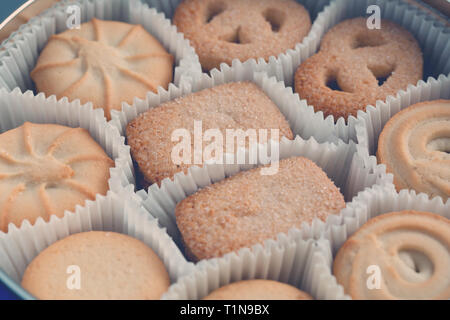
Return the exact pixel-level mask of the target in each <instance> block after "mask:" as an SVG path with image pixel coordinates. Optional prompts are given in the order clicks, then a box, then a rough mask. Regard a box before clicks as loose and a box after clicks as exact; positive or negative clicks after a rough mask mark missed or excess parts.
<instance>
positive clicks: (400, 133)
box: [377, 100, 450, 201]
mask: <svg viewBox="0 0 450 320" xmlns="http://www.w3.org/2000/svg"><path fill="white" fill-rule="evenodd" d="M377 158H378V162H379V163H383V164H385V165H386V170H387V172H389V173H392V174H393V175H394V184H395V186H396V188H397V190H401V189H414V190H416V191H417V192H423V193H427V194H428V195H429V196H430V197H434V196H440V197H442V198H443V199H444V201H446V200H447V199H448V198H449V197H450V100H435V101H427V102H422V103H418V104H415V105H412V106H410V107H408V108H406V109H404V110H402V111H400V112H399V113H397V114H396V115H395V116H394V117H392V118H391V119H390V120H389V121H388V122H387V123H386V125H385V126H384V128H383V131H382V132H381V135H380V138H379V140H378V151H377Z"/></svg>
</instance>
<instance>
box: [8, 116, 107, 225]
mask: <svg viewBox="0 0 450 320" xmlns="http://www.w3.org/2000/svg"><path fill="white" fill-rule="evenodd" d="M113 166H114V161H113V160H111V159H110V158H109V157H108V155H107V154H106V153H105V151H104V150H103V149H102V148H101V147H100V145H98V144H97V142H95V140H94V139H92V137H91V136H90V135H89V132H88V131H87V130H85V129H82V128H69V127H65V126H60V125H55V124H33V123H29V122H25V124H24V125H22V126H20V127H18V128H15V129H12V130H9V131H6V132H4V133H2V134H0V230H1V231H4V232H7V230H8V224H10V223H13V224H15V225H16V226H20V225H21V224H22V222H23V221H24V220H28V221H29V222H30V223H31V224H34V223H35V221H36V220H37V219H38V218H39V217H41V218H43V219H44V220H45V221H48V220H50V217H51V215H56V216H58V217H62V216H63V215H64V211H65V210H69V211H73V210H74V209H75V206H76V205H83V204H84V203H85V201H86V200H88V199H89V200H94V199H95V196H96V194H103V195H104V194H106V192H107V190H108V188H109V187H108V179H109V169H110V168H111V167H113Z"/></svg>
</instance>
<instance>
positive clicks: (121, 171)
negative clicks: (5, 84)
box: [0, 89, 134, 226]
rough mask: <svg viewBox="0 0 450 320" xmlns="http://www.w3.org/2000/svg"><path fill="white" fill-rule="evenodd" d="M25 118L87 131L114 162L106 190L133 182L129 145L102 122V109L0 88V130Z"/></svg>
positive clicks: (10, 126)
mask: <svg viewBox="0 0 450 320" xmlns="http://www.w3.org/2000/svg"><path fill="white" fill-rule="evenodd" d="M26 121H28V122H32V123H53V124H59V125H63V126H68V127H72V128H77V127H81V128H84V129H86V130H88V131H89V134H90V135H91V137H92V138H93V139H94V140H95V141H96V142H97V143H98V144H99V145H100V146H101V147H102V148H103V150H104V151H105V152H106V154H107V155H108V156H109V157H110V158H111V159H112V160H113V161H114V167H112V168H111V169H110V177H109V180H108V185H109V189H110V190H113V191H116V192H119V193H120V192H121V190H122V189H123V188H126V187H127V186H128V185H132V184H134V169H133V162H132V160H131V155H130V147H129V146H126V145H125V138H124V137H122V136H121V135H120V134H119V132H118V131H117V129H116V128H115V127H113V126H111V125H109V124H108V123H107V122H106V119H105V118H104V117H103V112H102V110H99V109H94V108H93V107H92V105H91V104H90V103H88V104H85V105H81V104H80V102H79V101H78V100H76V101H72V102H68V101H67V99H61V100H59V101H57V100H56V98H55V97H54V96H52V97H50V98H45V96H44V95H43V94H39V95H37V96H35V95H34V94H33V92H31V91H27V92H25V93H24V94H22V93H21V92H20V90H19V89H15V90H13V91H12V92H7V91H6V90H5V89H0V132H1V133H3V132H5V131H8V130H11V129H14V128H17V127H19V126H21V125H22V124H23V123H24V122H26ZM10 226H11V224H10Z"/></svg>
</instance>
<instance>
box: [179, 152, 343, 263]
mask: <svg viewBox="0 0 450 320" xmlns="http://www.w3.org/2000/svg"><path fill="white" fill-rule="evenodd" d="M278 165H279V167H278V170H277V172H276V173H275V174H273V175H263V174H261V171H260V170H261V168H262V167H258V168H254V169H251V170H248V171H242V172H239V173H238V174H236V175H234V176H232V177H230V178H227V179H225V180H222V181H220V182H218V183H214V184H212V185H210V186H208V187H206V188H204V189H202V190H200V191H198V192H197V193H195V194H193V195H191V196H189V197H187V198H186V199H184V200H183V201H181V202H180V203H179V204H178V205H177V206H176V208H175V216H176V222H177V225H178V229H179V230H180V233H181V235H182V238H183V241H184V243H185V245H186V248H187V249H186V254H187V255H188V256H189V258H192V260H201V259H209V258H214V257H220V256H223V255H224V254H226V253H229V252H233V251H238V250H239V249H241V248H248V247H252V246H253V245H256V244H259V243H264V241H265V240H267V239H275V238H276V237H277V235H278V234H279V233H287V232H289V230H290V229H291V228H301V227H302V224H303V223H306V224H311V223H312V221H313V220H314V219H320V220H322V221H325V220H326V219H327V217H328V216H329V215H332V214H338V213H339V212H340V211H341V209H343V208H344V207H345V201H344V196H343V195H342V194H341V193H340V191H339V189H338V188H337V187H336V186H335V185H334V183H333V182H332V181H331V180H330V179H329V178H328V176H327V175H326V173H325V172H324V171H323V170H322V169H321V168H319V167H318V166H317V165H316V164H315V163H314V162H312V161H311V160H309V159H306V158H303V157H292V158H288V159H283V160H281V161H280V162H279V163H278ZM266 167H267V166H266Z"/></svg>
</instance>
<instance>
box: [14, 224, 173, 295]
mask: <svg viewBox="0 0 450 320" xmlns="http://www.w3.org/2000/svg"><path fill="white" fill-rule="evenodd" d="M169 285H170V280H169V275H168V273H167V271H166V269H165V267H164V264H163V262H162V261H161V259H160V258H159V257H158V256H157V255H156V253H155V252H153V250H152V249H150V248H149V247H148V246H147V245H146V244H145V243H143V242H141V241H139V240H137V239H135V238H132V237H130V236H127V235H124V234H120V233H114V232H102V231H91V232H83V233H77V234H73V235H71V236H68V237H67V238H64V239H62V240H59V241H57V242H55V243H54V244H52V245H51V246H49V247H48V248H46V249H44V250H43V251H42V252H41V253H39V255H38V256H37V257H36V258H34V260H33V261H32V262H31V263H30V264H29V265H28V267H27V269H26V270H25V274H24V275H23V278H22V287H23V288H24V289H25V290H27V291H28V292H29V293H30V294H32V295H33V296H35V297H37V298H39V299H43V300H129V299H130V300H131V299H133V300H144V299H145V300H146V299H152V300H156V299H160V297H161V296H162V294H163V293H164V292H165V291H167V289H168V288H169Z"/></svg>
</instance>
